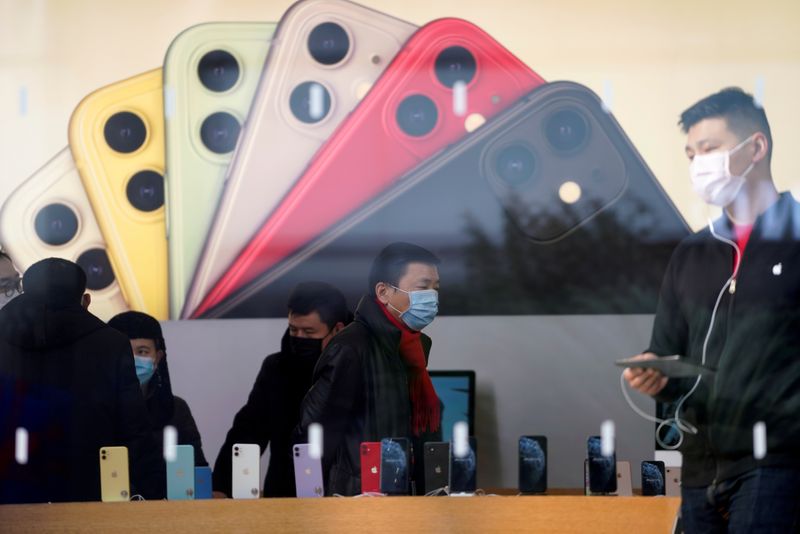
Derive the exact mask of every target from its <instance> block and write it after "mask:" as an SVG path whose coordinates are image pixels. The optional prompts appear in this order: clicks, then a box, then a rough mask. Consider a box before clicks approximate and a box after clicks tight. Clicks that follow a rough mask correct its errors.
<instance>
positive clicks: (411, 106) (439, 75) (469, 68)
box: [395, 46, 477, 137]
mask: <svg viewBox="0 0 800 534" xmlns="http://www.w3.org/2000/svg"><path fill="white" fill-rule="evenodd" d="M476 72H477V63H476V61H475V56H473V55H472V53H471V52H470V51H469V50H467V49H466V48H464V47H463V46H451V47H448V48H445V49H444V50H442V51H441V52H440V53H439V55H438V56H437V57H436V61H435V62H434V73H435V74H436V79H437V80H439V83H441V84H442V85H444V86H445V87H447V88H449V89H452V88H453V87H454V86H455V85H456V83H458V82H462V83H464V84H468V83H469V82H471V81H472V79H473V78H474V77H475V73H476ZM395 118H396V120H397V126H398V127H399V128H400V130H402V131H403V133H405V134H406V135H408V136H411V137H423V136H425V135H427V134H429V133H430V132H431V131H433V129H434V128H435V127H436V122H437V121H438V120H439V112H438V110H437V109H436V104H434V102H433V100H431V99H430V98H429V97H427V96H425V95H423V94H413V95H409V96H407V97H405V98H404V99H403V100H402V101H401V102H400V104H399V105H398V106H397V112H396V113H395Z"/></svg>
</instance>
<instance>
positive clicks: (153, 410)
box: [108, 311, 208, 466]
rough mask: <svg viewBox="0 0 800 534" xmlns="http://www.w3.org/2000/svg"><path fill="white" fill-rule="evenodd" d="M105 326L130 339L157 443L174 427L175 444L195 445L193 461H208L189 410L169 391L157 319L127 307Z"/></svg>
mask: <svg viewBox="0 0 800 534" xmlns="http://www.w3.org/2000/svg"><path fill="white" fill-rule="evenodd" d="M108 326H110V327H111V328H115V329H116V330H119V331H120V332H122V333H123V334H125V335H126V336H128V338H129V339H130V343H131V350H132V351H133V359H134V363H135V365H136V377H137V378H138V379H139V386H140V387H141V391H142V395H143V396H144V400H145V403H146V404H147V411H148V413H149V414H150V422H151V425H152V427H153V432H154V433H155V436H154V438H155V441H156V443H159V444H160V443H162V441H163V432H164V427H165V426H172V427H175V430H177V432H178V445H191V446H192V447H194V464H195V465H196V466H206V465H208V462H207V461H206V457H205V455H204V454H203V445H202V441H201V439H200V432H199V431H198V430H197V424H196V423H195V421H194V417H192V411H191V410H190V409H189V405H188V404H187V403H186V401H185V400H183V399H182V398H180V397H178V396H177V395H173V393H172V384H171V382H170V378H169V368H168V367H167V346H166V343H165V342H164V334H163V333H162V331H161V325H160V324H159V322H158V320H157V319H156V318H155V317H151V316H150V315H147V314H146V313H142V312H137V311H128V312H123V313H119V314H117V315H115V316H114V317H112V318H111V320H110V321H108Z"/></svg>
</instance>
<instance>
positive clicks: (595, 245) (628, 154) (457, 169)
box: [208, 82, 689, 317]
mask: <svg viewBox="0 0 800 534" xmlns="http://www.w3.org/2000/svg"><path fill="white" fill-rule="evenodd" d="M665 127H667V126H665ZM388 149H390V147H387V150H388ZM342 194H343V195H346V194H347V192H346V191H342ZM335 201H336V199H335V198H334V199H331V202H335ZM309 216H313V214H309ZM687 235H689V228H688V226H687V225H686V223H685V221H684V220H683V218H682V217H681V215H680V213H679V212H678V210H677V209H676V208H675V206H674V205H673V203H672V202H671V201H670V199H669V197H668V196H667V195H666V193H665V192H664V190H663V189H662V188H661V186H660V185H659V183H658V181H657V180H656V179H655V177H654V176H653V174H652V173H651V171H650V170H649V168H648V167H647V165H646V164H645V163H644V161H643V160H642V158H641V156H640V155H639V154H638V152H637V151H636V149H635V147H634V146H633V144H632V143H631V141H630V140H629V139H628V137H627V136H626V135H625V133H624V132H623V130H622V128H621V127H620V126H619V124H618V123H617V122H616V120H615V119H614V118H613V116H612V115H611V114H609V113H607V112H606V111H605V110H604V108H603V106H602V103H601V101H600V99H599V98H598V97H597V96H596V95H595V94H594V93H593V92H592V91H591V90H589V89H588V88H586V87H584V86H581V85H579V84H575V83H572V82H554V83H549V84H546V85H543V86H541V87H539V88H537V89H536V90H534V91H532V92H531V93H529V94H528V95H526V96H525V97H523V98H522V99H520V100H519V101H518V102H517V103H516V104H515V105H513V106H511V107H510V108H509V109H508V110H506V111H505V112H503V113H502V114H500V115H499V116H497V117H496V118H495V119H493V120H492V121H490V122H488V123H486V124H485V125H483V126H481V127H480V128H479V129H478V130H476V131H475V132H473V133H472V134H469V135H468V136H467V137H466V138H464V139H463V140H461V141H460V142H459V143H457V144H455V145H453V146H451V147H449V148H447V149H445V150H444V151H442V152H440V153H438V154H437V155H435V156H433V157H432V158H430V159H428V160H427V161H426V162H424V163H422V164H421V165H420V166H419V167H417V168H416V169H415V170H413V171H412V172H411V173H409V174H407V175H406V176H404V177H402V178H401V179H399V180H398V181H397V183H396V185H395V186H394V187H393V188H392V189H390V190H388V191H387V192H385V193H384V194H382V195H381V196H379V197H378V198H377V199H376V200H374V201H373V202H371V203H370V204H368V205H367V206H365V207H364V208H362V209H361V210H359V211H358V212H356V213H355V214H354V215H353V216H351V217H350V218H348V219H347V220H346V221H343V222H342V223H341V224H339V225H338V226H337V227H336V228H335V229H334V230H333V231H331V232H329V233H328V234H326V235H324V236H321V237H320V238H319V239H318V240H317V241H316V242H315V243H313V244H312V245H310V246H309V247H307V248H306V249H304V250H303V251H301V252H299V253H298V254H296V255H295V256H293V257H292V258H290V259H288V260H287V261H286V262H284V263H283V264H281V265H279V266H277V267H276V268H275V269H273V270H271V271H269V272H267V273H264V274H263V275H262V276H260V277H259V278H258V279H256V280H255V281H254V282H253V283H251V284H250V285H248V286H246V287H245V288H243V289H241V290H240V291H239V292H237V293H236V294H234V295H233V296H232V297H231V298H229V299H228V300H227V301H226V302H223V303H222V304H221V305H219V306H218V307H217V308H215V309H214V310H211V311H210V313H209V314H208V316H209V317H283V316H285V315H286V299H287V296H288V294H289V292H290V291H291V290H292V288H293V287H294V286H295V285H296V284H297V283H299V282H301V281H305V280H325V281H327V282H329V283H331V284H333V285H335V286H336V287H338V288H340V289H341V290H342V291H343V292H344V293H345V296H346V297H347V299H348V301H349V302H350V303H352V304H354V303H355V302H357V301H358V298H359V297H360V296H361V295H363V294H364V293H366V292H367V291H368V289H369V288H368V287H367V279H368V275H369V269H370V265H371V262H372V260H373V259H374V257H375V256H376V255H377V253H378V252H379V251H380V250H381V249H382V248H383V247H384V246H386V245H387V244H389V243H392V242H394V241H406V242H411V243H415V244H417V245H420V246H423V247H425V248H427V249H429V250H431V251H432V252H434V253H435V254H436V255H437V256H438V257H439V258H440V259H441V260H442V262H441V265H440V266H439V273H440V278H441V288H442V289H441V299H440V300H441V301H440V307H439V312H440V314H443V315H520V314H521V315H537V314H639V313H654V312H655V309H656V303H657V300H658V293H659V288H660V286H661V280H662V276H663V274H664V271H665V268H666V265H667V262H668V260H669V257H670V255H671V252H672V250H673V248H674V247H675V245H676V244H677V243H678V242H679V241H680V240H681V239H683V238H684V237H686V236H687Z"/></svg>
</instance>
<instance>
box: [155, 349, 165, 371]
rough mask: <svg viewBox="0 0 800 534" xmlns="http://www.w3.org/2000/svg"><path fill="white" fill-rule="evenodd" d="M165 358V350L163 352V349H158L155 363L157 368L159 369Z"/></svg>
mask: <svg viewBox="0 0 800 534" xmlns="http://www.w3.org/2000/svg"><path fill="white" fill-rule="evenodd" d="M163 358H164V351H163V350H161V349H158V350H157V351H156V361H155V366H156V367H158V364H159V363H161V360H162V359H163Z"/></svg>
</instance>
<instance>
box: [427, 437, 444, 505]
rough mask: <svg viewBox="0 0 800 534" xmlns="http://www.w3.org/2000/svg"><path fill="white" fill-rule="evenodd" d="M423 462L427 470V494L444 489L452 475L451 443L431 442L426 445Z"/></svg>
mask: <svg viewBox="0 0 800 534" xmlns="http://www.w3.org/2000/svg"><path fill="white" fill-rule="evenodd" d="M424 447H425V449H424V450H425V453H424V454H423V462H424V468H425V492H426V493H430V492H432V491H436V490H439V489H443V488H444V487H445V486H447V484H448V478H449V475H450V443H448V442H443V441H429V442H427V443H425V445H424Z"/></svg>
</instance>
